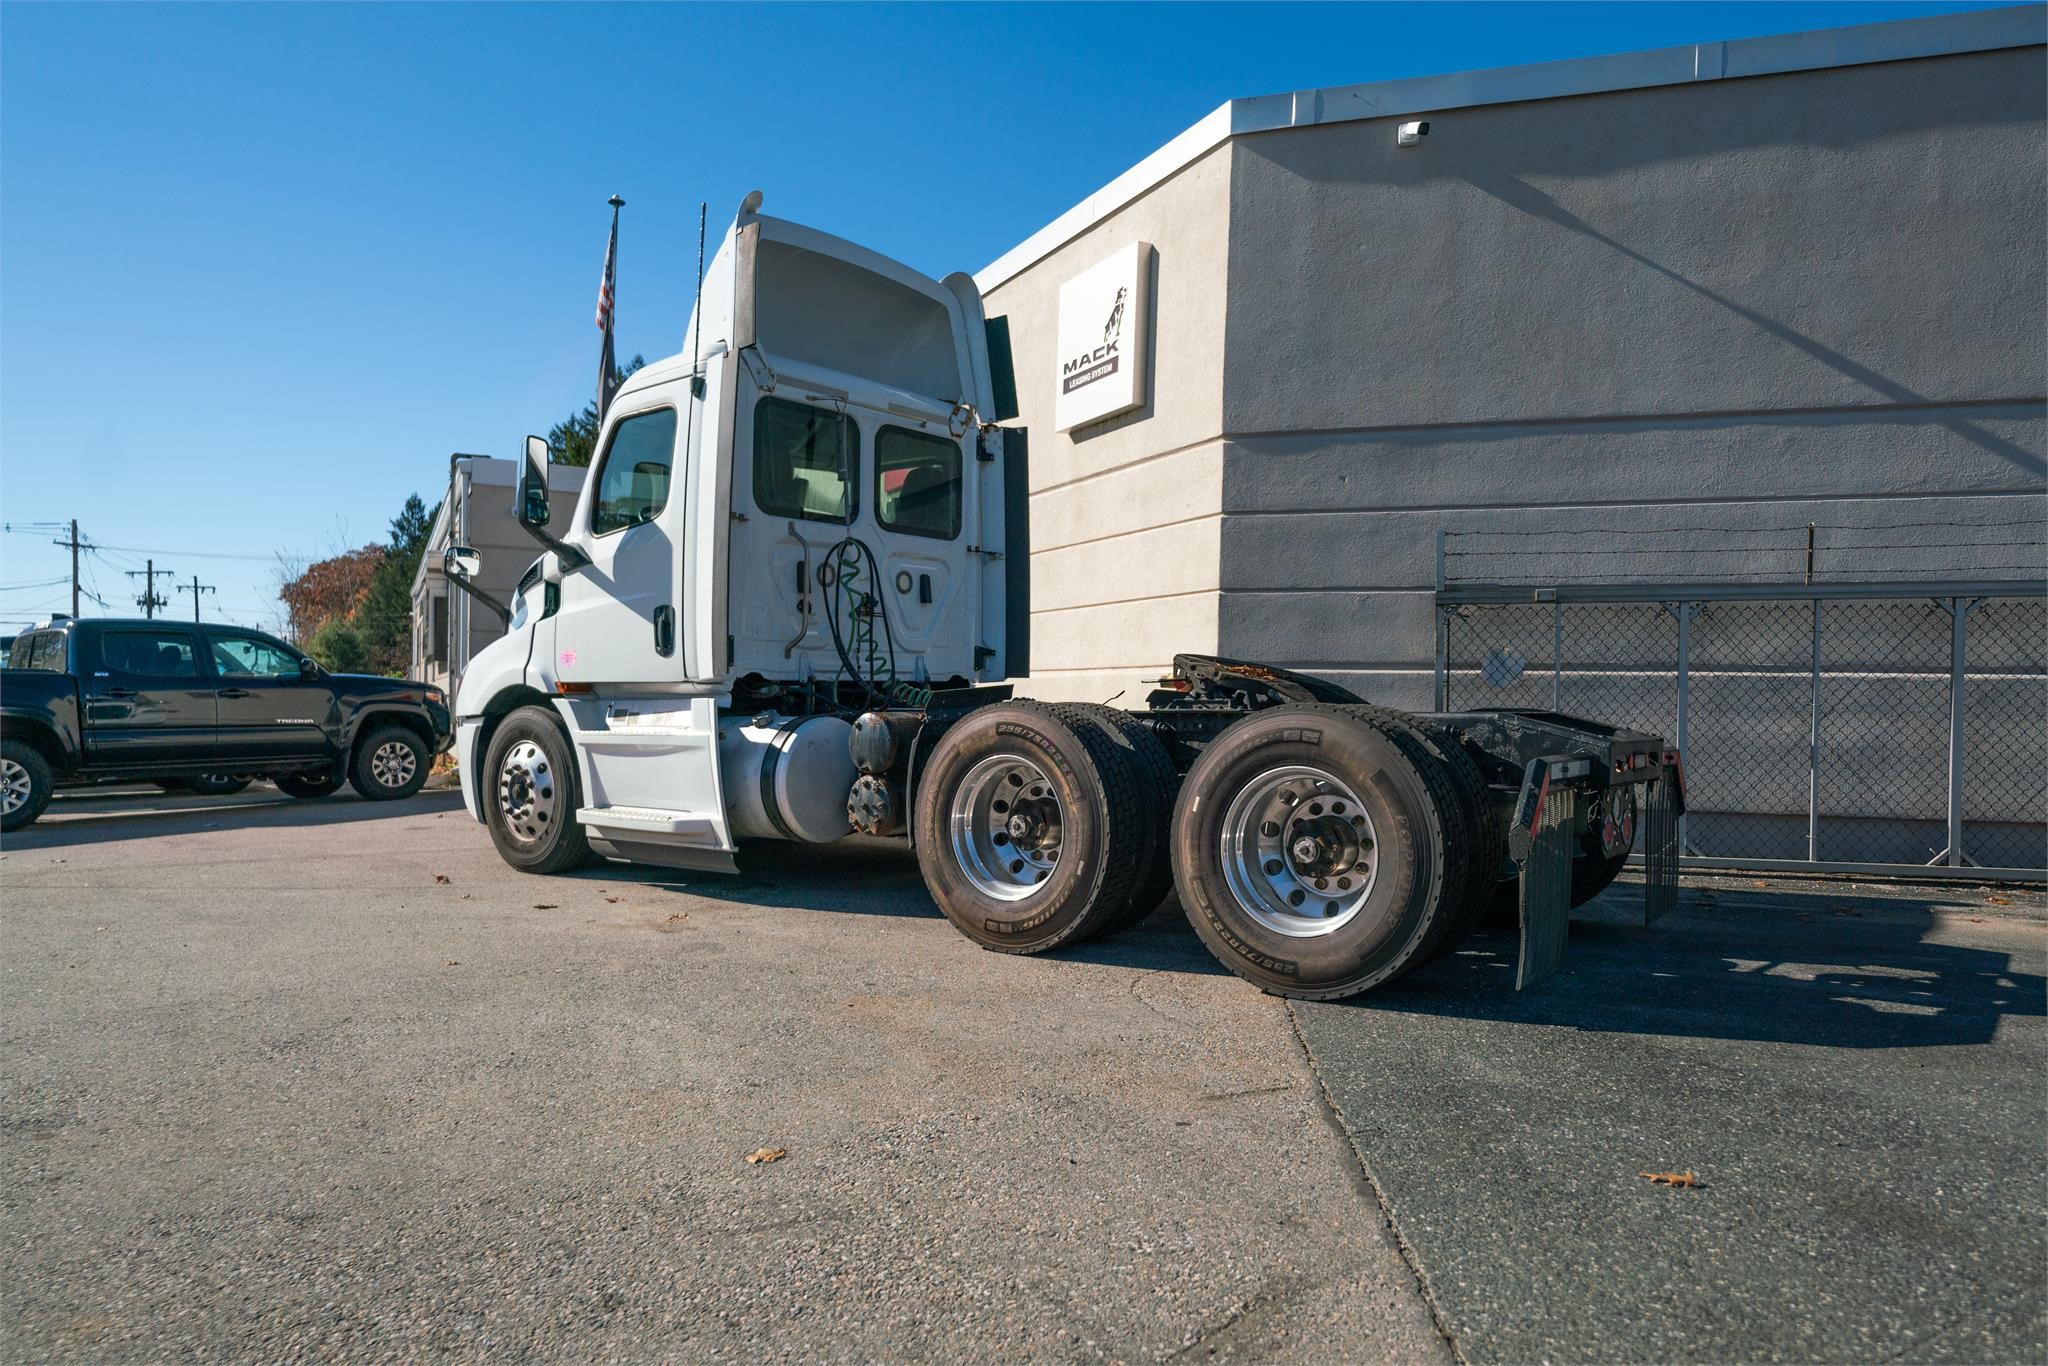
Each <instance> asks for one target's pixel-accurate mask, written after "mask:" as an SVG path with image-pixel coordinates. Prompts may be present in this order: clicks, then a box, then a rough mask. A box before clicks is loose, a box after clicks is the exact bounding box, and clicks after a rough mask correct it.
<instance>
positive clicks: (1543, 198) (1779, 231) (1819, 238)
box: [978, 6, 2048, 744]
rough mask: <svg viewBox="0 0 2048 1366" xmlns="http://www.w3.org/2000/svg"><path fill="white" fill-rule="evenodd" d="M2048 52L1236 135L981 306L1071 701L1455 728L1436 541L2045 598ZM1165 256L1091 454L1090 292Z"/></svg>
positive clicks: (1998, 33) (1740, 75)
mask: <svg viewBox="0 0 2048 1366" xmlns="http://www.w3.org/2000/svg"><path fill="white" fill-rule="evenodd" d="M2043 40H2044V11H2043V8H2042V7H2040V6H2028V7H2023V8H2015V9H2004V10H1991V11H1980V12H1974V13H1967V14H1960V15H1954V16H1948V17H1941V18H1932V19H1915V20H1907V21H1903V22H1894V23H1886V24H1878V25H1870V26H1864V27H1858V28H1845V29H1839V30H1833V31H1826V32H1815V33H1802V34H1794V35H1789V36H1785V37H1776V38H1762V39H1750V40H1744V41H1737V42H1727V43H1707V44H1701V45H1698V46H1694V47H1684V48H1674V49H1668V50H1664V51H1657V52H1645V53H1637V54H1631V55H1626V56H1617V57H1599V58H1590V59H1585V60H1579V61H1569V62H1559V63H1551V64H1545V65H1541V66H1530V67H1521V68H1512V69H1505V70H1498V71H1484V72H1475V73H1469V74H1462V75H1451V76H1439V77H1427V78H1421V79H1416V80H1404V81H1394V82H1386V83H1381V84H1375V85H1362V86H1347V87H1340V88H1335V89H1327V90H1305V91H1298V92H1295V93H1292V94H1284V95H1274V96H1267V97H1263V98H1257V99H1246V100H1237V101H1233V102H1232V103H1230V104H1227V105H1225V106H1223V107H1222V108H1220V109H1218V110H1216V111H1215V112H1214V113H1212V114H1210V115H1209V116H1208V117H1207V118H1205V119H1203V120H1201V121H1200V122H1199V123H1197V124H1196V125H1194V126H1193V127H1192V128H1190V129H1189V130H1188V131H1187V132H1185V133H1184V134H1182V135H1181V136H1180V137H1178V138H1176V139H1174V140H1173V141H1172V142H1170V143H1168V144H1167V145H1166V146H1165V147H1163V148H1161V149H1160V150H1159V151H1158V152H1156V153H1154V154H1153V155H1152V156H1150V157H1148V158H1146V159H1145V160H1144V161H1143V162H1141V163H1139V164H1138V165H1137V166H1135V167H1133V168H1132V169H1131V170H1130V171H1129V172H1127V173H1126V174H1124V175H1123V176H1120V177H1119V178H1117V179H1116V180H1115V181H1113V182H1111V183H1110V184H1109V185H1108V186H1106V187H1104V188H1103V189H1102V190H1101V191H1100V192H1098V193H1097V194H1095V195H1093V196H1091V197H1090V198H1089V199H1088V200H1086V201H1085V202H1084V203H1082V204H1080V205H1078V206H1077V207H1075V208H1074V209H1073V210H1072V211H1071V212H1069V213H1067V214H1065V215H1063V216H1062V217H1060V218H1059V219H1058V220H1056V221H1055V222H1053V223H1052V224H1050V225H1049V226H1047V227H1046V228H1044V229H1042V230H1041V231H1039V232H1037V233H1035V234H1033V235H1032V236H1030V237H1029V238H1028V239H1026V240H1025V241H1024V242H1023V243H1022V244H1021V245H1019V246H1018V247H1016V248H1015V249H1014V250H1012V251H1010V252H1008V253H1007V254H1005V255H1004V256H1003V257H1002V258H1001V259H1000V260H998V261H996V262H995V263H994V264H993V265H991V266H989V267H988V268H987V269H986V270H984V271H982V272H981V273H980V275H979V276H978V281H979V283H980V285H981V288H982V290H983V292H984V295H985V296H986V300H987V312H988V314H989V316H990V318H991V319H1000V320H1001V321H1000V322H999V323H998V326H999V327H1007V328H1008V331H1009V338H1010V343H1011V349H1012V354H1013V357H1014V365H1015V372H1016V378H1017V388H1018V398H1019V406H1020V408H1021V416H1020V418H1019V421H1020V422H1021V423H1022V424H1023V425H1026V426H1028V427H1029V428H1030V429H1031V433H1032V435H1031V453H1030V458H1031V486H1032V503H1031V515H1032V548H1033V561H1032V576H1033V619H1032V624H1033V656H1032V660H1033V679H1032V684H1033V691H1034V692H1037V693H1039V694H1041V695H1048V696H1068V697H1076V698H1093V699H1102V698H1107V697H1110V696H1112V695H1113V694H1116V693H1119V692H1123V693H1124V694H1125V695H1126V697H1127V698H1131V699H1135V698H1137V697H1142V695H1143V688H1144V680H1146V679H1147V678H1150V677H1155V676H1157V675H1158V674H1159V672H1161V671H1162V670H1163V669H1164V668H1165V666H1166V664H1167V662H1168V660H1169V658H1170V655H1171V654H1172V652H1173V651H1175V650H1187V649H1193V650H1210V651H1215V652H1217V653H1221V654H1226V655H1237V656H1247V657H1251V658H1256V659H1261V660H1266V661H1269V662H1273V663H1277V664H1284V665H1289V666H1294V667H1299V668H1302V669H1305V670H1308V671H1311V672H1316V673H1321V674H1324V675H1327V676H1330V677H1333V678H1336V679H1339V680H1341V681H1343V682H1346V683H1348V684H1350V685H1352V686H1354V687H1357V688H1358V689H1359V690H1360V691H1362V692H1365V693H1366V694H1367V695H1368V696H1371V697H1373V698H1374V699H1375V700H1379V701H1384V702H1387V703H1392V704H1397V705H1405V706H1412V707H1423V706H1427V705H1428V704H1429V703H1430V701H1431V692H1432V681H1433V680H1432V667H1433V663H1434V658H1435V646H1436V641H1435V631H1436V612H1435V606H1434V589H1435V586H1436V583H1437V575H1438V554H1437V547H1438V533H1439V532H1440V531H1443V532H1449V533H1451V534H1452V537H1453V540H1452V542H1451V543H1452V544H1453V545H1454V546H1457V547H1459V550H1458V552H1457V553H1458V554H1459V555H1461V556H1464V557H1466V558H1465V562H1464V563H1461V564H1457V565H1454V569H1455V570H1457V571H1460V572H1461V573H1462V576H1463V577H1468V578H1488V579H1502V580H1517V581H1519V580H1526V581H1532V582H1545V581H1557V580H1566V581H1571V580H1574V579H1580V578H1586V577H1594V578H1600V577H1611V578H1626V577H1635V578H1639V579H1684V578H1699V577H1711V578H1716V579H1741V578H1761V579H1782V578H1785V577H1787V576H1788V575H1789V576H1792V577H1793V578H1794V580H1795V581H1796V579H1797V576H1798V574H1799V573H1800V572H1801V571H1802V568H1803V562H1804V554H1805V545H1806V538H1805V536H1804V535H1803V534H1797V533H1790V532H1787V531H1786V529H1787V528H1794V527H1803V526H1804V525H1805V524H1808V523H1813V524H1815V525H1816V526H1817V528H1819V531H1818V533H1817V534H1818V536H1819V539H1820V552H1821V554H1820V559H1821V563H1820V566H1819V573H1820V575H1821V577H1823V578H1824V579H1826V580H1827V581H1831V582H1839V581H1843V580H1845V579H1854V578H1857V577H1859V576H1860V577H1864V578H1885V579H1899V578H1931V577H1937V576H1945V577H1960V578H1971V577H1979V576H1982V575H1984V574H1990V575H1991V576H1992V577H1999V578H2014V577H2031V578H2039V577H2040V575H2041V573H2042V572H2043V569H2044V560H2043V551H2042V548H2041V540H2042V524H2043V520H2044V515H2048V508H2044V490H2048V477H2044V469H2048V466H2044V461H2043V449H2044V388H2048V385H2044V371H2048V351H2044V343H2043V319H2044V312H2048V298H2044V285H2043V266H2044V261H2048V237H2044V229H2043V205H2044V191H2048V179H2044V148H2048V138H2044V128H2043V115H2044V109H2048V90H2044V79H2043V78H2044V70H2048V66H2044V49H2043ZM1410 124H1426V125H1427V131H1426V133H1418V132H1415V131H1414V130H1404V125H1410ZM1404 144H1405V145H1404ZM1132 243H1143V244H1148V245H1149V246H1150V248H1151V249H1152V250H1151V251H1150V253H1149V254H1148V256H1147V258H1146V259H1147V265H1146V267H1145V269H1146V270H1148V271H1149V276H1148V278H1146V279H1145V280H1143V281H1142V283H1143V284H1144V285H1145V286H1148V287H1149V288H1147V289H1140V290H1138V291H1136V292H1135V294H1134V295H1133V296H1132V297H1133V298H1135V299H1138V300H1145V296H1146V295H1147V294H1149V300H1145V302H1147V304H1148V307H1147V310H1146V313H1145V315H1144V316H1143V317H1140V318H1134V319H1123V318H1121V316H1119V317H1118V318H1117V319H1115V320H1112V321H1110V322H1108V323H1107V324H1092V325H1093V326H1095V327H1096V328H1097V329H1098V330H1100V331H1102V333H1103V336H1104V337H1105V339H1106V338H1107V337H1108V336H1109V335H1110V333H1111V332H1113V331H1114V330H1115V328H1116V327H1117V326H1122V327H1123V328H1124V330H1125V333H1126V335H1127V336H1128V335H1129V334H1130V333H1131V332H1132V331H1133V329H1136V330H1137V332H1138V335H1139V340H1140V345H1139V347H1138V348H1137V352H1138V354H1137V360H1138V364H1139V365H1140V367H1141V369H1142V374H1141V375H1140V383H1139V385H1138V386H1137V387H1138V391H1139V395H1138V399H1137V402H1136V406H1134V407H1131V408H1129V409H1128V410H1126V411H1123V412H1121V413H1118V414H1116V415H1113V416H1109V417H1107V418H1104V419H1102V420H1099V421H1095V422H1092V423H1087V424H1083V425H1079V426H1075V427H1073V428H1071V429H1070V430H1066V431H1059V430H1057V423H1056V418H1055V400H1056V397H1058V396H1059V395H1061V394H1062V393H1063V392H1069V391H1070V389H1069V390H1063V387H1062V386H1071V384H1072V383H1073V382H1074V380H1075V377H1076V375H1077V374H1080V375H1081V377H1082V378H1086V377H1087V375H1089V374H1093V373H1095V370H1099V369H1101V368H1102V367H1101V366H1100V365H1099V364H1098V365H1096V367H1095V370H1085V372H1084V370H1083V369H1077V367H1080V366H1081V362H1082V361H1085V360H1087V359H1088V358H1089V357H1090V356H1095V357H1098V358H1099V355H1100V353H1098V352H1094V351H1090V352H1087V353H1084V354H1083V355H1082V356H1080V357H1079V358H1077V357H1075V356H1071V355H1069V354H1068V350H1069V348H1068V346H1067V345H1066V343H1065V342H1064V341H1063V340H1062V337H1061V331H1062V323H1061V318H1060V311H1061V292H1062V287H1063V286H1066V285H1068V284H1070V282H1074V281H1076V280H1077V278H1078V277H1081V276H1082V275H1083V274H1084V272H1088V271H1089V270H1090V268H1091V267H1095V266H1097V265H1098V263H1102V262H1105V261H1107V260H1108V259H1109V258H1111V257H1112V256H1114V255H1116V254H1117V253H1119V252H1120V251H1122V250H1123V249H1125V248H1127V247H1129V246H1130V245H1131V244H1132ZM1118 297H1119V298H1121V296H1118ZM1070 330H1071V329H1070ZM1927 526H1934V527H1941V528H1947V530H1946V531H1941V532H1937V533H1936V534H1932V535H1929V534H1926V532H1925V531H1924V530H1922V528H1924V527H1927ZM1748 532H1754V533H1756V534H1745V533H1748ZM1481 533H1485V534H1481ZM1523 537H1526V538H1527V539H1526V540H1522V539H1518V538H1523ZM1623 547H1626V548H1628V550H1629V551H1630V552H1631V553H1630V554H1628V555H1626V556H1623V555H1620V554H1618V553H1617V552H1618V551H1619V550H1620V549H1621V548H1623ZM1752 551H1753V552H1754V553H1746V552H1752ZM1489 557H1490V558H1489ZM1994 570H1995V571H1998V572H1996V573H1991V571H1994ZM2013 571H2017V572H2013ZM2037 729H2038V727H2037ZM1801 743H1802V744H1803V739H1802V742H1801Z"/></svg>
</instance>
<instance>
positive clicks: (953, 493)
mask: <svg viewBox="0 0 2048 1366" xmlns="http://www.w3.org/2000/svg"><path fill="white" fill-rule="evenodd" d="M875 519H876V520H877V521H879V522H881V524H882V525H883V526H885V527H887V528H888V529H889V530H891V531H904V532H908V533H910V534H911V535H912V536H936V537H938V538H939V539H941V540H947V541H950V540H952V539H953V538H954V537H955V536H958V535H959V534H960V447H959V444H958V443H957V442H952V441H948V440H946V439H944V438H943V437H937V436H932V435H931V434H929V433H927V432H913V431H911V430H910V429H909V428H908V427H884V428H882V429H881V430H880V431H878V432H876V433H875Z"/></svg>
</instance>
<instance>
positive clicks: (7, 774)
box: [0, 740, 56, 834]
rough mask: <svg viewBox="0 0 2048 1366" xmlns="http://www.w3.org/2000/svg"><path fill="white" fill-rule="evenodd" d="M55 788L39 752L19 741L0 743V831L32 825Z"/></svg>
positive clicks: (46, 761) (47, 803) (47, 764)
mask: <svg viewBox="0 0 2048 1366" xmlns="http://www.w3.org/2000/svg"><path fill="white" fill-rule="evenodd" d="M55 785H56V783H55V780H54V779H53V778H52V776H51V774H50V761H49V760H48V759H45V758H44V757H43V753H42V751H41V750H39V749H37V748H36V747H35V746H34V745H31V744H28V743H27V742H26V741H22V740H7V741H0V831H6V832H7V833H9V834H12V833H13V832H14V831H16V830H21V829H24V828H26V827H28V826H31V825H34V824H35V822H36V817H38V816H40V815H42V814H43V808H44V807H46V806H48V805H49V804H50V792H51V790H52V789H53V788H54V787H55Z"/></svg>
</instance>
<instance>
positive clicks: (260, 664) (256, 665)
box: [0, 618, 450, 831]
mask: <svg viewBox="0 0 2048 1366" xmlns="http://www.w3.org/2000/svg"><path fill="white" fill-rule="evenodd" d="M9 663H10V665H11V667H9V668H7V669H5V670H0V830H5V831H14V830H19V829H21V828H22V827H24V826H26V825H29V824H31V823H32V822H33V821H34V820H35V819H36V818H37V817H38V816H40V815H41V814H42V812H43V808H44V807H45V806H47V805H48V804H49V800H50V794H51V793H52V791H53V790H54V789H56V788H57V787H60V786H66V785H72V784H84V783H92V782H102V781H106V780H109V779H137V780H142V781H150V782H164V781H166V780H169V781H172V782H175V781H178V780H180V779H184V780H188V781H196V780H205V779H213V780H215V781H219V780H220V779H222V778H223V777H250V776H262V777H268V778H271V779H273V780H274V781H275V782H276V783H277V785H278V787H279V788H281V789H282V790H284V791H285V792H287V793H289V794H290V795H292V796H294V797H325V796H328V795H330V794H331V793H333V792H335V791H336V790H338V789H339V788H340V787H341V785H342V783H343V782H344V781H346V782H350V783H353V784H354V786H355V788H356V790H357V791H358V792H360V793H362V794H363V795H364V796H365V797H369V798H372V799H375V800H388V799H391V798H396V797H409V796H411V795H412V794H413V793H415V792H417V791H418V790H419V788H420V785H421V784H422V783H423V782H425V781H426V777H427V771H428V769H429V768H430V767H431V766H432V764H433V758H434V755H436V754H438V753H440V752H441V751H442V750H444V749H446V748H447V747H448V744H449V740H450V727H449V718H448V701H447V698H446V697H444V696H443V695H442V693H441V690H440V689H438V688H435V687H431V686H429V685H428V684H425V683H416V682H409V681H406V680H403V679H394V678H378V677H373V676H369V675H361V674H335V673H329V672H327V671H326V670H325V669H323V668H321V667H320V665H318V664H317V663H315V662H314V661H313V660H311V659H308V658H307V657H306V656H305V655H303V654H301V653H300V652H299V651H297V650H294V649H293V648H292V647H291V646H289V645H286V644H285V643H284V642H283V641H280V640H277V639H274V638H273V637H270V636H267V635H264V634H262V633H261V632H258V631H250V630H246V629H243V628H241V627H236V626H209V625H199V624H189V625H188V624H184V623H179V622H166V621H120V620H90V621H87V620H73V619H70V618H58V619H54V620H52V621H51V622H50V623H49V624H48V625H46V626H40V627H37V628H36V629H34V630H33V631H28V632H24V633H23V634H22V635H21V636H20V637H19V638H18V639H17V640H16V641H15V643H14V647H13V649H12V651H11V653H10V655H9Z"/></svg>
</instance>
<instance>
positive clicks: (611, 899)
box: [605, 896, 626, 903]
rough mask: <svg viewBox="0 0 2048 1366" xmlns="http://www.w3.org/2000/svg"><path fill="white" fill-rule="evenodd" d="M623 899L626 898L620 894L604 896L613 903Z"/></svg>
mask: <svg viewBox="0 0 2048 1366" xmlns="http://www.w3.org/2000/svg"><path fill="white" fill-rule="evenodd" d="M625 899H626V898H624V897H622V896H608V897H606V898H605V900H606V901H610V902H614V903H616V902H620V901H624V900H625Z"/></svg>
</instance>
